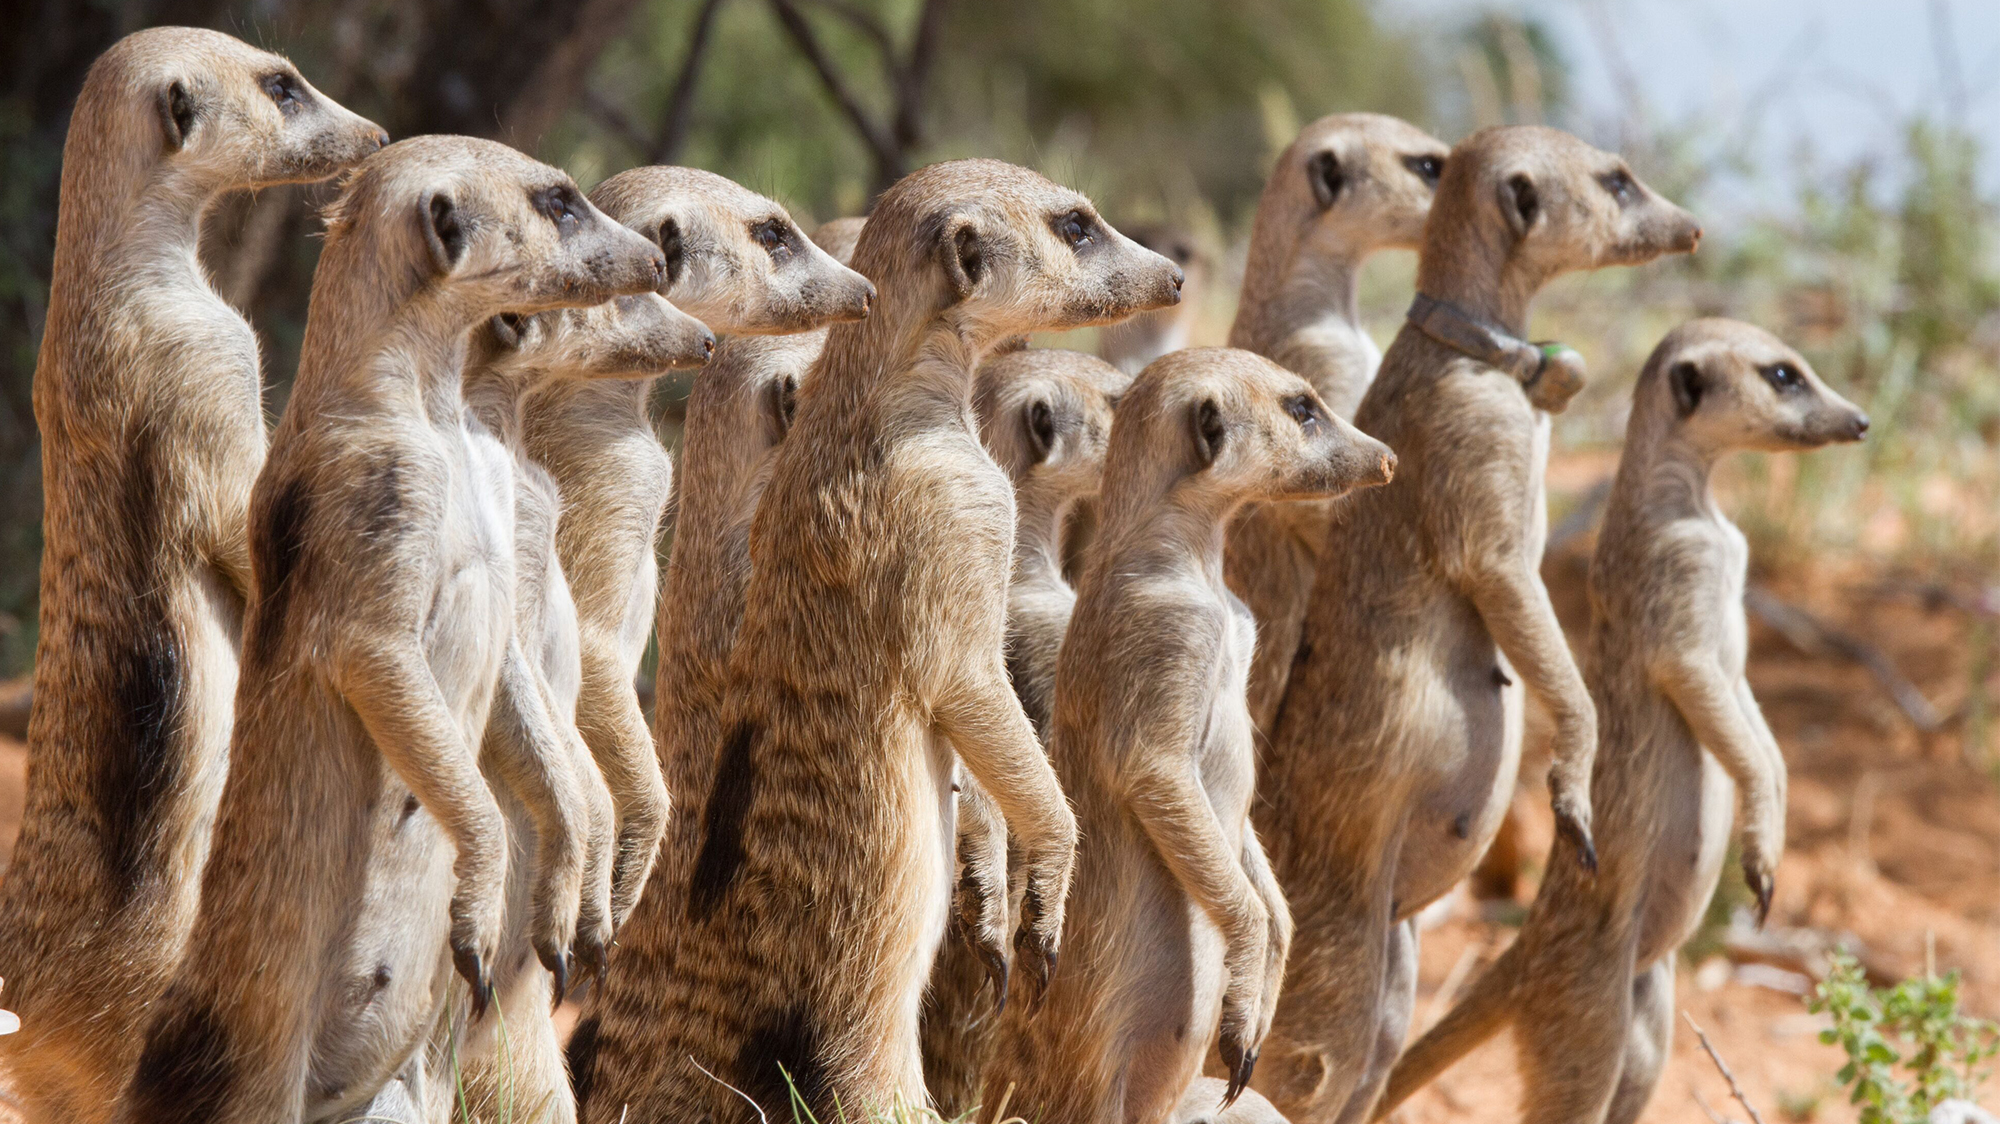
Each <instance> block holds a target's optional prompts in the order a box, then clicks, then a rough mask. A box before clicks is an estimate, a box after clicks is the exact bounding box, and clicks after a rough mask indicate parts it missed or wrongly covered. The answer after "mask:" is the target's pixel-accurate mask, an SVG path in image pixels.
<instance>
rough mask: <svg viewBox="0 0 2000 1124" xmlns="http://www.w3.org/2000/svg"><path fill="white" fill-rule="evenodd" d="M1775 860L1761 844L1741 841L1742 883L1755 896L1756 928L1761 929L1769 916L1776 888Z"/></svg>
mask: <svg viewBox="0 0 2000 1124" xmlns="http://www.w3.org/2000/svg"><path fill="white" fill-rule="evenodd" d="M1777 870H1778V863H1777V860H1776V859H1774V858H1772V857H1771V856H1770V854H1769V852H1768V851H1767V850H1766V849H1765V847H1764V845H1763V844H1762V843H1758V842H1753V841H1752V840H1750V839H1747V838H1746V839H1745V840H1744V841H1743V881H1744V882H1745V883H1746V884H1748V885H1749V887H1750V892H1751V893H1753V894H1755V895H1757V927H1758V928H1760V929H1761V928H1763V927H1764V921H1765V919H1766V918H1768V917H1770V915H1771V894H1772V891H1774V890H1775V889H1776V888H1777Z"/></svg>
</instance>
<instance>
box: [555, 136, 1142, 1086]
mask: <svg viewBox="0 0 2000 1124" xmlns="http://www.w3.org/2000/svg"><path fill="white" fill-rule="evenodd" d="M854 266H855V268H856V269H858V270H859V271H860V272H861V273H863V274H864V275H867V276H869V277H872V278H873V279H874V280H875V282H876V284H877V285H878V286H879V288H880V292H881V296H880V299H879V301H878V306H877V308H876V310H875V312H874V314H873V315H871V316H870V317H869V318H868V319H867V320H864V321H862V322H860V323H859V324H841V325H836V326H835V327H834V329H833V331H832V332H831V334H830V335H829V336H828V338H827V344H826V349H825V351H824V352H822V353H821V355H820V358H819V361H818V362H817V363H816V364H815V365H814V367H813V370H812V373H811V375H810V376H809V377H808V378H807V380H806V382H805V384H804V386H803V387H802V388H801V389H800V391H799V395H798V408H797V414H796V417H795V420H794V422H793V425H792V428H791V431H790V433H789V434H788V435H787V437H786V438H785V441H784V443H783V444H782V445H781V446H779V449H778V452H777V454H776V460H775V463H774V465H773V466H772V470H771V478H770V482H769V484H768V485H767V486H766V487H765V489H764V495H763V499H762V501H761V502H760V503H759V505H758V507H757V515H756V518H755V521H754V522H753V524H752V527H751V538H750V555H751V576H750V581H749V584H748V586H747V589H746V595H745V609H744V617H743V623H742V626H741V629H740V630H739V632H738V636H737V640H736V645H735V647H734V649H733V651H732V652H731V655H730V662H729V685H728V688H727V691H726V695H725V701H724V706H723V726H722V728H723V730H724V731H725V732H724V735H723V740H722V742H721V743H720V744H719V745H717V746H716V747H715V750H716V752H717V753H718V766H717V768H716V770H715V777H716V779H715V783H714V784H713V785H712V786H711V788H710V791H709V792H708V793H706V794H690V796H689V800H690V805H691V806H690V809H689V813H688V814H690V815H699V816H701V818H702V822H703V835H702V840H701V845H700V847H699V848H698V850H697V853H696V857H695V862H694V869H693V872H692V875H691V878H690V893H689V895H688V902H687V911H686V915H685V916H684V918H683V920H682V923H681V925H680V926H679V927H678V928H677V929H676V930H675V934H674V943H675V949H674V969H675V970H674V971H673V972H672V973H660V974H658V975H653V974H649V975H648V977H647V978H646V979H645V980H644V981H643V983H642V984H637V985H635V987H634V989H633V990H632V991H631V992H630V993H629V994H630V995H631V996H632V997H633V998H638V997H641V996H643V999H644V1001H643V1002H631V1001H629V1000H628V1001H627V1002H623V1003H620V1002H606V1003H603V1004H600V1005H598V1006H597V1007H595V1008H594V1009H593V1012H592V1014H591V1015H590V1017H588V1018H587V1019H586V1020H585V1022H584V1023H583V1024H581V1025H580V1026H579V1028H578V1031H577V1037H576V1038H575V1039H573V1040H572V1042H571V1046H570V1061H571V1065H572V1070H573V1072H574V1074H575V1077H576V1080H577V1083H578V1099H579V1101H580V1102H581V1104H582V1108H583V1114H584V1118H585V1119H587V1120H590V1121H593V1122H595V1121H604V1122H610V1121H615V1120H617V1119H618V1118H619V1116H620V1115H621V1114H624V1113H627V1112H629V1114H630V1117H631V1118H634V1119H640V1120H645V1119H654V1118H661V1117H667V1116H674V1117H690V1118H701V1117H708V1118H712V1119H714V1120H716V1121H749V1120H754V1119H756V1118H757V1117H758V1116H759V1115H760V1112H763V1113H768V1112H784V1111H789V1108H788V1106H789V1105H790V1104H791V1097H792V1096H793V1095H794V1093H793V1091H794V1090H796V1095H797V1096H799V1097H800V1098H802V1099H803V1103H804V1104H805V1105H806V1106H807V1108H808V1109H809V1110H810V1111H812V1112H813V1113H815V1114H816V1115H818V1116H819V1117H820V1118H822V1119H833V1118H834V1117H835V1115H836V1114H837V1113H840V1112H844V1113H846V1114H847V1115H848V1116H849V1117H850V1118H852V1117H855V1116H858V1115H865V1114H867V1113H870V1112H874V1111H877V1110H880V1109H886V1108H888V1107H889V1106H891V1105H893V1104H895V1103H897V1102H901V1103H904V1104H911V1105H916V1104H921V1103H923V1101H924V1099H925V1098H924V1090H923V1072H922V1066H921V1063H920V1061H919V1051H918V1036H917V1012H918V1006H919V1002H920V1000H921V998H922V993H923V988H924V983H925V980H926V978H927V977H928V975H929V972H930V966H931V960H932V957H933V955H934V953H935V951H936V948H937V944H938V940H939V938H940V936H941V935H942V933H943V930H944V923H945V916H946V912H947V909H948V906H949V901H950V882H951V856H952V848H953V835H952V832H953V820H954V800H953V793H952V791H951V777H952V772H953V765H954V759H953V751H954V750H955V751H956V752H957V753H958V754H959V755H960V756H962V757H963V759H964V760H965V762H966V763H967V765H968V766H969V767H970V768H971V770H972V772H973V773H974V775H975V776H977V777H978V778H979V780H980V781H981V783H982V784H983V785H984V786H985V787H986V789H987V791H988V792H990V793H992V795H993V797H994V800H995V802H996V803H997V804H998V805H999V806H1000V808H1001V810H1002V811H1003V813H1004V814H1005V816H1006V819H1007V823H1008V826H1009V828H1010V830H1011V831H1012V832H1013V833H1014V835H1015V837H1016V838H1018V839H1019V840H1020V841H1021V847H1022V850H1023V854H1024V858H1023V861H1022V870H1023V878H1024V880H1025V884H1026V890H1025V892H1024V898H1023V907H1022V913H1023V922H1022V933H1021V936H1020V938H1019V944H1018V946H1017V947H1018V948H1019V949H1020V954H1021V955H1022V957H1023V958H1024V960H1025V961H1026V962H1027V964H1028V974H1029V975H1031V976H1037V977H1039V978H1040V979H1042V980H1046V978H1047V973H1048V970H1049V968H1050V967H1051V966H1052V965H1051V957H1052V956H1053V955H1054V953H1055V950H1056V944H1057V939H1058V937H1059V935H1060V927H1061V916H1062V898H1063V895H1064V893H1065V892H1066V891H1067V888H1068V880H1069V866H1070V862H1071V851H1072V849H1073V847H1074V845H1075V824H1074V821H1073V818H1072V817H1071V815H1070V813H1069V809H1068V807H1067V806H1066V805H1065V804H1064V802H1063V799H1062V794H1061V792H1060V790H1059V789H1058V788H1057V787H1056V783H1055V776H1054V773H1053V772H1052V771H1051V770H1050V768H1049V765H1048V761H1047V759H1046V758H1045V757H1044V756H1043V755H1042V753H1041V750H1040V747H1039V746H1038V745H1037V743H1036V741H1035V736H1034V732H1033V730H1032V729H1031V728H1030V727H1029V725H1028V722H1027V719H1026V718H1025V717H1024V716H1023V715H1022V713H1021V706H1020V703H1019V702H1018V701H1017V700H1016V699H1015V697H1014V694H1013V691H1012V690H1011V689H1010V688H1009V686H1008V683H1007V673H1006V666H1005V656H1004V649H1003V641H1004V637H1005V629H1006V585H1007V571H1008V563H1009V555H1010V554H1011V551H1012V546H1013V524H1014V504H1013V497H1012V494H1011V491H1010V490H1009V488H1008V486H1007V479H1006V475H1005V474H1004V473H1003V472H1002V471H1001V470H1000V468H999V466H997V465H996V464H994V463H993V460H992V458H991V457H990V456H988V455H987V453H986V451H985V450H984V448H983V447H982V446H981V445H980V444H979V440H978V437H977V435H976V433H974V431H973V421H972V382H973V371H974V368H975V366H976V365H977V363H978V361H979V359H980V357H981V355H982V353H983V352H984V351H985V349H986V348H988V347H989V346H991V345H992V344H993V343H994V342H995V341H996V340H998V339H1001V338H1003V337H1006V336H1009V335H1012V334H1015V333H1021V332H1027V331H1034V330H1040V329H1052V328H1061V327H1080V326H1083V325H1087V324H1094V323H1103V322H1108V321H1111V320H1115V319H1118V318H1120V317H1123V316H1127V315H1130V314H1131V313H1133V312H1136V311H1141V310H1144V309H1147V308H1154V307H1159V306H1162V305H1166V304H1170V303H1172V302H1173V300H1174V299H1175V297H1176V296H1177V295H1178V294H1177V289H1178V287H1179V283H1180V274H1179V271H1178V270H1177V269H1175V268H1174V267H1173V265H1172V264H1171V263H1169V262H1167V261H1166V260H1165V259H1164V258H1161V257H1159V256H1158V255H1156V254H1153V253H1151V252H1150V251H1147V250H1144V249H1142V248H1141V247H1139V246H1137V245H1135V244H1133V243H1132V242H1131V241H1130V240H1129V239H1126V238H1124V237H1122V236H1120V235H1119V234H1117V233H1116V232H1115V231H1113V230H1112V229H1110V228H1109V227H1108V226H1106V225H1105V224H1104V223H1103V221H1102V220H1101V219H1099V218H1098V217H1097V215H1096V212H1095V210H1094V209H1093V208H1092V206H1091V204H1090V201H1089V200H1087V199H1085V198H1084V197H1083V196H1081V195H1079V194H1077V193H1076V192H1074V191H1069V190H1067V189H1064V188H1061V187H1058V186H1057V185H1055V184H1052V183H1050V182H1049V181H1047V180H1045V179H1043V178H1042V177H1040V176H1038V175H1035V174H1034V173H1032V172H1029V171H1027V170H1025V169H1021V168H1016V167H1013V166H1011V165H1007V164H1002V163H999V162H996V161H989V160H967V161H956V162H951V163H945V164H938V165H933V166H931V167H929V168H926V169H924V170H922V171H919V172H916V173H913V174H911V175H910V176H907V177H905V178H904V179H903V180H901V181H899V182H898V183H897V184H895V185H894V186H892V187H891V188H890V189H889V190H888V191H887V192H885V193H884V194H883V195H882V197H881V198H880V199H879V200H878V201H877V203H876V205H875V208H874V210H873V211H872V212H871V214H870V215H869V219H868V222H867V224H866V225H865V226H864V227H863V228H862V231H861V237H860V241H859V242H858V244H857V245H856V247H855V250H854ZM640 969H641V965H639V964H637V963H636V962H635V963H628V964H622V965H621V966H620V970H619V975H620V976H636V975H637V974H638V973H639V971H640ZM788 1075H789V1076H788ZM836 1104H837V1105H838V1106H840V1107H838V1108H837V1107H836Z"/></svg>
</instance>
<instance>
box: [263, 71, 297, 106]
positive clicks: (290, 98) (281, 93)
mask: <svg viewBox="0 0 2000 1124" xmlns="http://www.w3.org/2000/svg"><path fill="white" fill-rule="evenodd" d="M261 85H262V86H263V88H264V96H265V97H267V98H270V99H271V104H273V105H275V106H277V107H278V109H279V111H280V112H282V113H283V114H284V115H285V116H287V117H292V116H295V115H296V114H297V113H298V112H299V110H301V109H304V108H305V106H306V92H305V85H304V84H303V83H301V82H300V81H299V79H298V77H297V76H296V75H293V74H289V73H286V72H285V71H282V70H276V71H272V72H271V73H269V74H266V75H265V76H264V81H263V82H262V83H261Z"/></svg>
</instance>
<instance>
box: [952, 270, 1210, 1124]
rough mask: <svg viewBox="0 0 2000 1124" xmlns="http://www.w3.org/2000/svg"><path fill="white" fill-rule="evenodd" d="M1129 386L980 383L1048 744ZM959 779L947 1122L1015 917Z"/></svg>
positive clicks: (995, 840) (983, 826) (997, 833)
mask: <svg viewBox="0 0 2000 1124" xmlns="http://www.w3.org/2000/svg"><path fill="white" fill-rule="evenodd" d="M1133 241H1135V242H1136V241H1138V239H1137V238H1134V239H1133ZM1141 244H1142V245H1143V244H1144V243H1141ZM1149 248H1151V247H1149ZM1169 260H1174V259H1173V258H1172V257H1171V256H1170V257H1169ZM1184 272H1185V271H1184ZM1183 293H1184V294H1185V289H1184V290H1183ZM1144 315H1148V316H1151V315H1155V314H1154V313H1146V314H1144ZM1131 381H1132V380H1131V376H1129V375H1127V374H1125V372H1123V371H1121V370H1119V369H1118V368H1117V367H1114V366H1112V365H1111V364H1109V363H1107V362H1105V361H1104V360H1101V359H1097V358H1094V357H1092V356H1089V355H1085V354H1082V353H1081V352H1075V351H1064V350H1061V349H1058V348H1035V349H1021V350H1017V351H1008V352H1003V353H1000V354H997V355H995V356H993V357H992V358H990V359H988V360H986V362H984V363H982V364H980V366H979V374H978V377H977V379H976V381H975V382H974V385H973V395H972V399H973V407H974V409H975V411H976V412H977V414H978V416H979V430H980V438H981V440H982V441H983V442H984V443H985V445H986V449H987V451H988V452H989V453H991V454H992V456H993V459H994V460H995V461H996V462H998V463H999V465H1000V467H1001V468H1002V469H1003V470H1005V471H1006V473H1007V477H1008V479H1009V480H1011V481H1012V482H1013V486H1014V511H1015V518H1014V564H1013V572H1012V574H1011V576H1010V577H1009V579H1008V582H1007V639H1006V645H1007V678H1008V679H1009V680H1010V681H1011V682H1012V683H1013V685H1014V694H1015V695H1016V696H1018V697H1019V698H1020V700H1021V709H1022V711H1023V713H1025V714H1026V715H1027V716H1028V724H1029V725H1030V726H1032V727H1034V731H1035V737H1036V738H1037V739H1040V740H1041V741H1042V743H1043V744H1044V745H1046V744H1047V741H1048V730H1049V713H1050V710H1051V707H1052V704H1053V702H1054V695H1055V675H1056V653H1057V652H1059V651H1060V650H1061V648H1062V641H1063V631H1064V630H1065V629H1066V628H1068V627H1069V615H1070V609H1071V608H1072V607H1073V606H1074V605H1075V604H1076V591H1075V590H1074V589H1072V588H1071V587H1070V584H1069V581H1068V579H1067V578H1065V577H1064V576H1063V553H1064V552H1063V547H1064V538H1063V536H1064V532H1065V529H1066V528H1067V527H1068V526H1069V525H1070V524H1069V517H1070V513H1071V512H1072V511H1073V510H1074V509H1075V508H1076V506H1077V504H1078V503H1079V502H1081V501H1082V500H1083V499H1084V498H1085V497H1087V496H1090V495H1094V494H1095V493H1096V491H1097V481H1098V476H1099V475H1100V473H1101V472H1102V471H1103V468H1104V450H1105V446H1106V443H1107V442H1108V441H1109V439H1110V436H1111V412H1112V408H1113V407H1114V406H1115V405H1116V404H1117V401H1118V396H1119V395H1120V394H1122V393H1124V390H1125V387H1126V384H1128V383H1130V382H1131ZM958 785H959V790H960V791H959V798H958V854H957V860H958V869H959V877H958V887H957V890H956V892H955V908H954V910H953V914H952V919H951V922H950V927H951V929H952V930H953V932H952V934H951V935H948V936H947V938H946V939H945V942H944V944H943V945H942V946H941V947H940V948H939V950H938V957H937V962H936V964H935V965H933V966H932V968H931V984H930V989H929V990H928V991H927V992H926V993H925V995H924V1010H923V1019H922V1035H923V1053H924V1084H925V1085H926V1086H927V1087H928V1088H929V1090H930V1094H931V1099H932V1101H933V1102H934V1103H935V1105H936V1107H937V1109H938V1112H939V1114H940V1115H941V1116H943V1117H944V1118H945V1119H947V1120H951V1119H956V1118H957V1117H959V1116H962V1115H964V1114H965V1113H966V1112H968V1111H970V1110H971V1109H972V1107H973V1106H974V1105H975V1104H976V1103H978V1098H979V1075H980V1072H981V1069H982V1067H983V1066H984V1063H985V1057H986V1047H987V1043H988V1041H989V1040H990V1039H991V1037H992V1028H993V1017H994V1015H995V1013H996V1011H997V1009H998V1007H999V1006H1000V1005H1001V1004H1002V1003H1003V1002H1004V1000H1005V996H1006V984H1007V943H1006V942H1007V934H1008V931H1009V922H1010V919H1011V918H1010V911H1009V908H1008V907H1009V902H1008V897H1009V895H1008V878H1007V825H1006V823H1005V821H1004V820H1003V819H1002V817H1001V816H1000V814H999V812H998V809H996V808H994V806H993V801H992V799H991V798H990V797H988V796H987V795H986V793H985V790H984V789H982V788H980V787H979V782H978V781H977V780H974V779H973V778H972V776H971V775H970V774H969V773H967V772H966V771H965V770H964V769H963V768H961V769H960V772H959V777H958Z"/></svg>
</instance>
